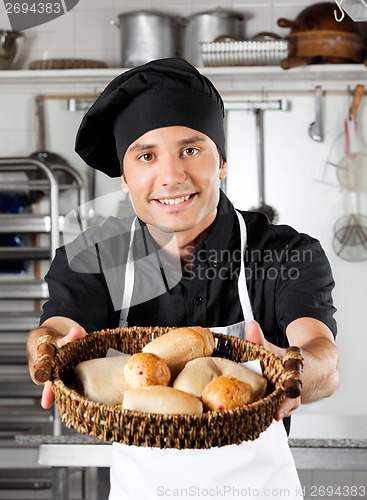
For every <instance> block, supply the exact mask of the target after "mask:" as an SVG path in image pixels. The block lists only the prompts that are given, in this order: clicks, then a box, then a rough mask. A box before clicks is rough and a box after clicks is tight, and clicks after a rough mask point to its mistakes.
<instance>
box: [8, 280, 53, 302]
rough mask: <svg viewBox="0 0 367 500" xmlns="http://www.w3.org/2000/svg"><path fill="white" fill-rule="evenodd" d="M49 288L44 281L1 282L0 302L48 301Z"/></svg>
mask: <svg viewBox="0 0 367 500" xmlns="http://www.w3.org/2000/svg"><path fill="white" fill-rule="evenodd" d="M47 298H48V287H47V284H46V283H45V281H43V280H34V281H25V280H1V281H0V300H14V299H18V300H23V299H25V300H29V299H47Z"/></svg>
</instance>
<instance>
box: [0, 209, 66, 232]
mask: <svg viewBox="0 0 367 500" xmlns="http://www.w3.org/2000/svg"><path fill="white" fill-rule="evenodd" d="M63 221H64V217H62V216H60V217H59V230H61V229H62V227H63ZM50 231H51V217H50V216H49V215H46V214H33V213H30V214H28V213H24V214H0V233H2V234H9V233H26V234H28V233H30V234H32V233H49V232H50Z"/></svg>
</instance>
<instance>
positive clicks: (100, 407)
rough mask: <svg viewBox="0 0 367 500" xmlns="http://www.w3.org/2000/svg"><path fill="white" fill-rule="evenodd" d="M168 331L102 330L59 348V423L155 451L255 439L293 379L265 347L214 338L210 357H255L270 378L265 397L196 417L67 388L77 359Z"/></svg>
mask: <svg viewBox="0 0 367 500" xmlns="http://www.w3.org/2000/svg"><path fill="white" fill-rule="evenodd" d="M168 330H170V328H168V327H165V328H162V327H131V328H117V329H113V330H101V331H100V332H94V333H92V334H90V335H88V336H87V337H85V338H83V339H81V340H77V341H75V342H71V343H69V344H67V345H65V346H63V347H61V348H59V349H57V352H56V355H55V360H54V366H53V374H52V379H53V390H54V393H55V399H56V403H57V406H58V409H59V412H60V415H61V420H62V421H63V422H64V423H65V425H66V426H67V427H71V428H74V429H76V430H77V431H78V432H80V433H81V434H88V435H90V436H93V437H96V438H99V439H101V440H103V441H112V442H119V443H124V444H127V445H136V446H148V447H158V448H178V449H182V448H211V447H214V446H217V447H220V446H225V445H229V444H239V443H241V442H242V441H249V440H254V439H256V438H258V437H259V435H260V433H261V432H263V431H264V430H265V429H267V427H268V426H269V425H270V424H271V422H272V420H273V418H274V415H275V413H276V411H277V410H278V408H279V406H280V404H281V402H282V401H283V399H284V382H285V381H286V379H287V378H288V374H289V377H293V376H294V372H288V371H286V370H285V368H284V364H283V362H282V360H280V358H278V356H276V355H275V354H272V353H270V352H269V351H267V350H266V349H264V348H263V347H261V346H259V345H257V344H253V343H251V342H247V341H245V340H241V339H237V338H236V337H232V336H228V335H222V334H214V337H215V339H216V347H215V350H214V353H213V356H221V357H225V358H228V359H232V360H233V361H237V362H244V361H250V360H254V359H258V360H259V361H260V364H261V366H262V369H263V375H264V376H265V377H266V379H267V380H268V394H267V395H266V396H265V397H264V398H263V399H261V400H259V401H256V402H254V403H252V404H250V405H248V406H244V407H241V408H238V409H235V410H230V411H225V412H207V413H202V414H198V415H173V414H164V415H161V414H153V413H138V412H133V411H130V410H122V408H121V405H116V406H107V405H105V404H101V403H97V402H94V401H91V400H89V399H87V398H86V397H84V396H81V395H80V394H78V393H77V392H76V391H75V390H73V389H71V388H70V386H71V385H72V382H73V380H74V368H75V366H76V365H77V364H78V363H80V362H81V361H85V360H87V359H93V358H99V357H104V356H105V355H106V352H107V350H108V348H109V347H111V348H113V349H117V350H119V351H122V352H124V353H127V354H133V353H136V352H139V351H141V349H142V347H143V346H144V345H146V344H147V343H148V342H150V341H151V340H152V339H153V338H155V337H157V336H160V335H163V334H165V333H167V332H168Z"/></svg>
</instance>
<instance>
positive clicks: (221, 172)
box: [219, 159, 227, 181]
mask: <svg viewBox="0 0 367 500" xmlns="http://www.w3.org/2000/svg"><path fill="white" fill-rule="evenodd" d="M226 175H227V162H226V161H225V160H224V159H221V162H220V167H219V180H221V181H222V180H223V179H224V178H225V177H226Z"/></svg>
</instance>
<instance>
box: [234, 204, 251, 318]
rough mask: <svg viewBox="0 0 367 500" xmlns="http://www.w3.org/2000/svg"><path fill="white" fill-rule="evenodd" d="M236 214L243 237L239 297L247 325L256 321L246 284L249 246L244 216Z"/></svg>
mask: <svg viewBox="0 0 367 500" xmlns="http://www.w3.org/2000/svg"><path fill="white" fill-rule="evenodd" d="M235 212H236V215H237V218H238V222H239V224H240V237H241V267H240V275H239V277H238V296H239V299H240V304H241V307H242V313H243V318H244V320H245V321H246V323H247V322H248V321H253V319H254V315H253V313H252V307H251V302H250V297H249V294H248V289H247V283H246V268H245V249H246V244H247V229H246V224H245V221H244V219H243V217H242V215H241V214H240V213H239V212H238V211H237V210H235Z"/></svg>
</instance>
